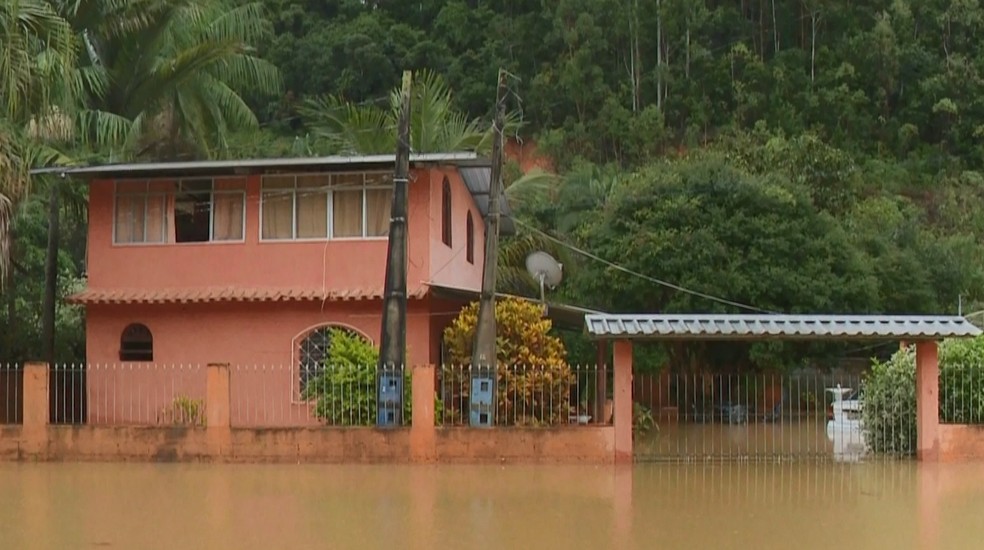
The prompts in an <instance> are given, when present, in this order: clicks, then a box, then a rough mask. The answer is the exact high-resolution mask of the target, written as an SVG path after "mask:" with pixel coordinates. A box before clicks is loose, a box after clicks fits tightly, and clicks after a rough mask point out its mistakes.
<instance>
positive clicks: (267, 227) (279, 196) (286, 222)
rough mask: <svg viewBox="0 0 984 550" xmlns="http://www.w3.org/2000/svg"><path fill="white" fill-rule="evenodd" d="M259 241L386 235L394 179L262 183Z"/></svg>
mask: <svg viewBox="0 0 984 550" xmlns="http://www.w3.org/2000/svg"><path fill="white" fill-rule="evenodd" d="M261 197H262V198H261V203H262V204H261V207H260V210H261V212H262V213H261V217H262V222H261V238H262V239H263V240H292V239H326V238H336V239H357V238H367V237H385V236H386V235H387V234H389V214H390V204H391V202H392V200H393V182H392V177H391V176H390V175H389V174H385V173H344V174H313V175H276V176H266V177H264V178H263V184H262V192H261Z"/></svg>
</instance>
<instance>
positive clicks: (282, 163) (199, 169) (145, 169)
mask: <svg viewBox="0 0 984 550" xmlns="http://www.w3.org/2000/svg"><path fill="white" fill-rule="evenodd" d="M476 163H477V164H478V165H485V166H488V161H487V160H482V159H480V158H479V157H478V155H476V154H475V153H471V152H451V153H415V154H411V155H410V164H452V165H460V164H476ZM395 164H396V154H395V153H394V154H386V155H330V156H324V157H284V158H266V159H228V160H190V161H170V162H131V163H118V164H98V165H93V166H61V167H51V168H37V169H34V170H32V171H31V174H59V175H64V176H79V177H91V178H96V177H120V176H129V177H132V176H148V177H149V176H179V175H183V174H187V173H195V174H199V175H206V174H208V175H231V174H250V173H261V172H265V171H271V170H280V169H290V170H297V169H300V168H310V169H318V168H321V169H324V168H333V167H354V166H358V167H368V166H393V165H395Z"/></svg>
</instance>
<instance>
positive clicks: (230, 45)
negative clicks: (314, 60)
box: [62, 0, 281, 159]
mask: <svg viewBox="0 0 984 550" xmlns="http://www.w3.org/2000/svg"><path fill="white" fill-rule="evenodd" d="M62 9H63V13H64V14H65V16H66V17H67V18H68V20H69V21H70V22H71V24H72V28H73V30H74V31H75V32H76V33H77V35H78V36H79V37H80V38H81V41H82V42H83V43H84V45H85V52H86V55H85V56H84V61H83V62H82V63H81V66H80V69H79V71H80V73H81V74H83V75H84V82H85V83H86V90H87V92H88V94H89V97H88V106H89V110H88V111H87V112H86V113H84V116H83V119H82V122H83V135H84V136H85V137H86V138H88V139H94V140H95V141H96V142H98V143H114V144H116V145H117V148H116V149H115V150H114V151H113V153H112V156H128V155H136V156H138V157H150V158H156V159H175V158H179V157H182V158H184V157H199V156H207V157H213V156H217V155H221V154H224V153H225V150H226V149H227V146H228V141H227V137H228V135H229V134H230V133H232V132H234V131H237V130H242V129H255V128H257V124H258V122H257V118H256V115H255V114H254V113H253V111H252V109H251V108H250V107H249V105H247V103H246V101H245V100H244V95H245V94H247V93H253V92H259V93H262V94H274V93H277V92H279V91H280V89H281V80H280V74H279V72H278V70H277V69H276V67H274V66H273V65H272V64H270V63H269V62H267V61H265V60H263V59H261V58H259V57H257V56H256V51H255V44H256V43H257V42H258V41H259V40H260V39H261V38H262V35H263V33H264V28H265V25H266V21H265V19H264V17H263V9H262V6H261V4H259V3H256V2H250V3H238V2H232V1H231V0H205V1H201V0H138V1H135V2H124V1H121V0H76V1H71V2H69V1H65V2H63V3H62Z"/></svg>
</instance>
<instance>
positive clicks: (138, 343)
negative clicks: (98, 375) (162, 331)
mask: <svg viewBox="0 0 984 550" xmlns="http://www.w3.org/2000/svg"><path fill="white" fill-rule="evenodd" d="M153 360H154V336H153V335H152V334H151V333H150V329H149V328H147V325H142V324H140V323H133V324H131V325H128V326H127V327H126V328H125V329H123V334H122V335H121V336H120V361H153Z"/></svg>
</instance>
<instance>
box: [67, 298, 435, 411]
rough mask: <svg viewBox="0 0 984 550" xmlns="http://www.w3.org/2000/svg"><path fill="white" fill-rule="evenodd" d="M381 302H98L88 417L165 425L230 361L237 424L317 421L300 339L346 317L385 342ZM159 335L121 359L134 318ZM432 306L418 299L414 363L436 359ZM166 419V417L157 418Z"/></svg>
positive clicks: (412, 312) (411, 335) (90, 332)
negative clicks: (134, 357) (307, 395)
mask: <svg viewBox="0 0 984 550" xmlns="http://www.w3.org/2000/svg"><path fill="white" fill-rule="evenodd" d="M381 309H382V304H381V302H380V301H378V300H374V301H362V302H328V303H326V304H325V305H324V308H323V309H322V304H321V303H320V302H296V303H227V304H186V305H177V304H168V305H109V306H107V305H97V306H89V308H88V310H87V319H86V322H87V330H86V347H87V354H88V361H89V365H90V366H89V370H88V371H87V392H88V393H87V395H88V415H89V422H90V423H94V424H99V423H104V424H147V423H152V424H153V423H164V424H166V423H168V421H167V419H166V418H164V417H165V416H166V415H164V414H162V412H163V411H164V410H165V409H166V408H167V407H168V406H170V404H171V403H172V402H173V400H174V398H175V397H179V396H183V397H189V398H193V399H200V398H204V391H205V377H204V369H205V366H206V365H207V364H208V363H228V364H229V365H230V369H231V370H230V373H231V376H230V379H231V380H230V384H231V395H232V402H231V403H230V407H231V413H232V423H233V425H234V426H241V427H250V426H251V427H257V426H305V425H315V424H318V420H317V419H316V418H315V417H314V415H313V410H312V409H311V404H310V403H307V402H302V401H301V400H299V399H298V397H297V395H298V392H299V388H298V384H296V383H295V381H296V380H297V377H298V372H297V370H296V365H297V362H298V360H299V357H298V351H297V349H298V346H299V344H300V341H301V340H303V338H304V337H305V336H306V335H307V334H308V333H310V332H311V331H312V330H313V329H315V328H318V327H321V326H325V325H340V326H345V327H348V328H352V329H355V330H356V331H358V332H361V333H362V334H364V335H365V336H366V337H368V338H369V339H371V340H372V341H373V342H375V343H377V344H378V341H379V334H380V322H381V315H380V312H381ZM135 322H138V323H143V324H145V325H147V327H148V328H149V329H150V331H151V333H152V334H153V336H154V361H153V362H152V363H151V364H146V363H132V364H130V363H127V364H122V365H121V364H120V361H119V346H120V340H119V339H120V335H121V333H122V331H123V329H124V328H125V327H126V326H127V325H128V324H130V323H135ZM438 338H440V334H438V333H435V332H434V331H433V330H432V323H431V313H430V306H429V304H428V302H427V301H424V300H411V301H410V302H409V308H408V319H407V358H408V363H409V364H410V365H415V364H427V363H430V362H431V361H433V360H434V359H432V355H433V352H434V347H433V345H432V344H433V342H434V341H436V339H438ZM161 418H164V420H163V421H161V420H159V419H161Z"/></svg>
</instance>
